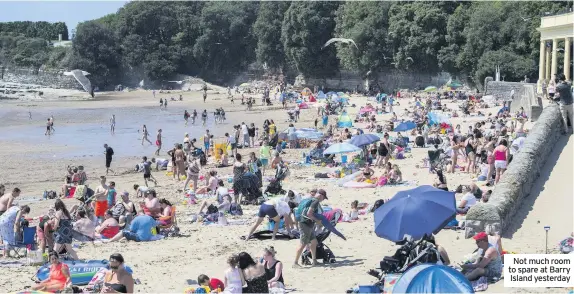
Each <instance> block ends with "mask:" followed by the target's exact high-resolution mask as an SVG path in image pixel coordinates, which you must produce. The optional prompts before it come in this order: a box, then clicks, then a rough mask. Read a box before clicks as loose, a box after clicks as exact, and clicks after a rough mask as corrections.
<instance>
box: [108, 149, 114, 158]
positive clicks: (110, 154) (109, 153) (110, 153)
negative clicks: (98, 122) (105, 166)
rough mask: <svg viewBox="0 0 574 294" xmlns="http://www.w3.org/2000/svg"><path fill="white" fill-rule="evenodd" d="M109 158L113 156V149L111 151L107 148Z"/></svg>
mask: <svg viewBox="0 0 574 294" xmlns="http://www.w3.org/2000/svg"><path fill="white" fill-rule="evenodd" d="M107 152H108V153H107V154H108V155H109V156H113V155H114V149H112V147H108V151H107Z"/></svg>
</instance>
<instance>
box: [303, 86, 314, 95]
mask: <svg viewBox="0 0 574 294" xmlns="http://www.w3.org/2000/svg"><path fill="white" fill-rule="evenodd" d="M311 94H313V92H311V90H310V89H309V88H305V89H303V91H301V96H311Z"/></svg>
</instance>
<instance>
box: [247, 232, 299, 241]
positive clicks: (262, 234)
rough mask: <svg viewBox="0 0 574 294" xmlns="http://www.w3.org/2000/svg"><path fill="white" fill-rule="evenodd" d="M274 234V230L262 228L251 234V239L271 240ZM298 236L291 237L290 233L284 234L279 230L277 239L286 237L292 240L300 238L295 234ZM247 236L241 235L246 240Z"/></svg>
mask: <svg viewBox="0 0 574 294" xmlns="http://www.w3.org/2000/svg"><path fill="white" fill-rule="evenodd" d="M272 236H273V231H270V230H262V231H259V232H255V233H253V234H252V235H251V239H257V240H269V239H271V238H272ZM294 237H296V238H291V236H289V235H288V234H284V233H281V232H277V235H276V237H275V238H277V239H286V240H291V239H298V238H299V237H298V236H294ZM245 238H247V237H246V236H241V240H245Z"/></svg>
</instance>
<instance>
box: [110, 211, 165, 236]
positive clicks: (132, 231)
mask: <svg viewBox="0 0 574 294" xmlns="http://www.w3.org/2000/svg"><path fill="white" fill-rule="evenodd" d="M156 226H157V222H156V221H155V220H154V219H153V218H152V217H151V216H149V215H138V216H136V217H135V218H134V219H133V220H132V222H131V224H130V227H129V229H126V230H123V231H120V232H119V233H118V234H117V235H115V236H114V237H113V238H111V239H108V240H103V241H104V242H116V241H119V240H121V239H123V238H126V239H127V240H130V241H136V242H145V241H150V240H151V238H152V236H153V235H152V229H154V228H155V227H156Z"/></svg>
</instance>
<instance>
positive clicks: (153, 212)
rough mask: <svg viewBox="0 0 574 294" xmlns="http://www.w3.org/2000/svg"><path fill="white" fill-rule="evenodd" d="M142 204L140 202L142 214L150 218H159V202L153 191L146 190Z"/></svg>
mask: <svg viewBox="0 0 574 294" xmlns="http://www.w3.org/2000/svg"><path fill="white" fill-rule="evenodd" d="M145 197H146V198H145V199H144V202H140V207H141V208H142V210H143V212H144V214H146V215H149V216H151V217H155V218H157V217H159V216H160V214H161V206H160V205H159V200H158V199H157V197H156V193H155V190H152V189H150V190H147V191H146V192H145Z"/></svg>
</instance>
